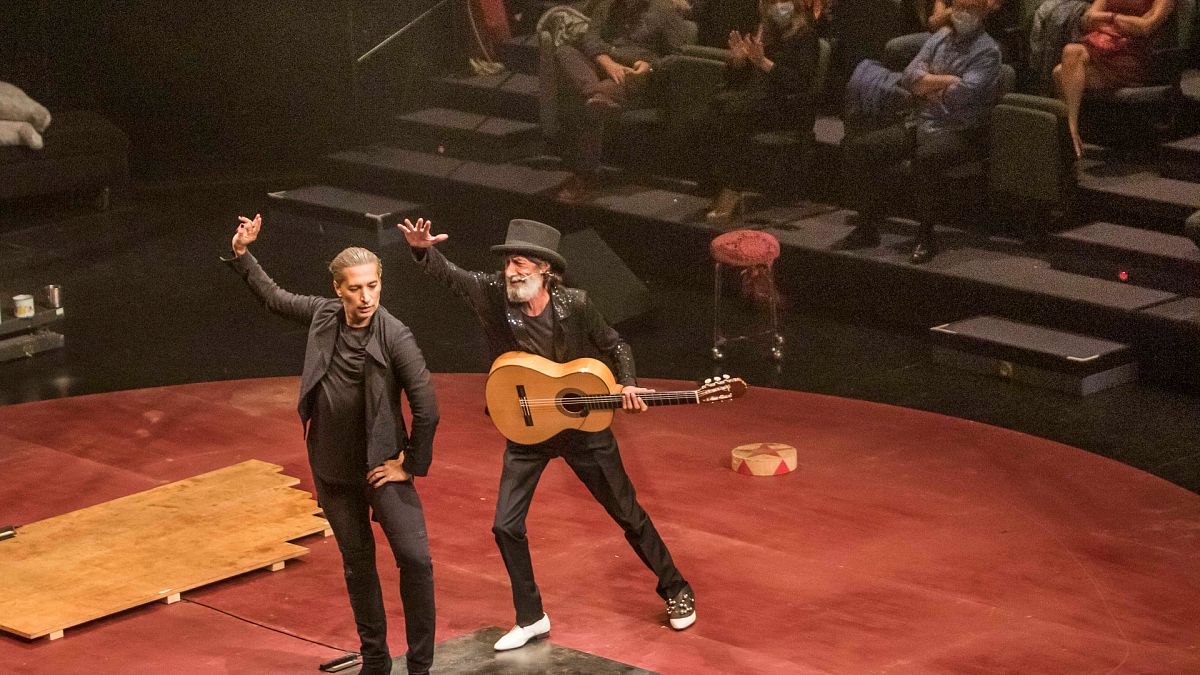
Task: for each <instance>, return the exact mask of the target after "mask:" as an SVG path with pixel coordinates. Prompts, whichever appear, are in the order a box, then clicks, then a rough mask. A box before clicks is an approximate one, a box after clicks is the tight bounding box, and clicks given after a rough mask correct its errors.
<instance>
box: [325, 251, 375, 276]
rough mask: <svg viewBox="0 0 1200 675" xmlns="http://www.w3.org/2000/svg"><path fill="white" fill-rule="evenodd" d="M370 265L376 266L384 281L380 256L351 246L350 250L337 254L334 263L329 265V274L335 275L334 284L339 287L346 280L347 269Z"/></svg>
mask: <svg viewBox="0 0 1200 675" xmlns="http://www.w3.org/2000/svg"><path fill="white" fill-rule="evenodd" d="M370 264H374V265H375V269H376V271H377V272H378V273H379V278H380V279H382V278H383V264H382V263H380V262H379V256H377V255H375V254H374V253H372V252H371V251H368V250H367V249H365V248H361V247H359V246H351V247H350V248H344V249H342V252H341V253H339V254H337V256H335V257H334V259H333V261H332V262H330V263H329V273H330V274H332V275H333V283H334V285H335V286H337V285H341V283H342V282H343V281H345V280H346V268H347V267H358V266H359V265H370Z"/></svg>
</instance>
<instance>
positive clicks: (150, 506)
mask: <svg viewBox="0 0 1200 675" xmlns="http://www.w3.org/2000/svg"><path fill="white" fill-rule="evenodd" d="M281 470H282V467H280V466H277V465H274V464H269V463H267V462H262V461H259V460H249V461H245V462H242V463H240V464H234V465H232V466H228V467H225V468H223V469H218V470H216V471H211V472H209V473H205V474H201V475H199V476H194V477H192V478H188V479H185V480H181V481H177V482H175V483H170V484H167V485H162V486H159V487H156V488H152V489H150V490H146V491H144V492H138V493H135V494H132V495H129V496H127V497H122V498H120V499H114V500H112V501H109V502H104V503H102V504H97V505H96V506H91V507H88V508H85V509H80V510H78V511H73V512H71V513H67V514H63V515H61V516H56V517H54V518H48V519H46V520H42V521H38V522H36V523H31V524H29V525H26V526H24V527H22V528H20V529H19V530H18V531H17V532H18V533H17V536H16V537H14V538H12V539H8V540H5V541H2V542H0V630H4V631H7V632H9V633H14V634H16V635H19V636H22V637H25V638H29V639H33V638H40V637H45V636H49V637H50V639H52V640H53V639H57V638H60V637H62V634H63V631H64V630H65V629H67V628H71V627H73V626H78V625H79V624H82V623H85V622H87V621H92V620H94V619H98V618H101V617H105V616H108V615H110V614H115V613H117V612H120V611H123V610H126V609H129V608H131V607H137V606H138V605H144V604H147V603H150V602H156V601H162V602H165V603H167V604H171V603H173V602H176V601H178V600H179V594H180V593H183V592H186V591H189V590H192V589H194V588H197V587H200V586H204V585H206V584H211V583H214V582H217V581H221V580H223V579H228V578H230V577H233V576H237V575H239V574H244V573H246V572H250V571H253V570H257V569H270V570H278V569H281V568H282V565H283V563H284V561H286V560H289V559H292V558H296V557H298V556H301V555H304V554H305V553H308V549H306V548H304V547H303V546H298V545H296V544H291V543H288V542H289V541H291V540H293V539H298V538H300V537H303V536H306V535H311V534H316V533H326V534H328V528H329V525H328V523H326V521H325V519H324V518H321V517H320V516H317V515H315V514H316V513H318V512H319V510H320V509H319V508H318V506H317V503H316V501H315V500H314V499H312V497H311V496H310V495H309V494H308V493H307V492H304V491H302V490H296V489H293V487H292V486H294V485H296V484H297V483H299V482H300V481H299V479H296V478H293V477H291V476H286V475H283V474H282V473H280V471H281Z"/></svg>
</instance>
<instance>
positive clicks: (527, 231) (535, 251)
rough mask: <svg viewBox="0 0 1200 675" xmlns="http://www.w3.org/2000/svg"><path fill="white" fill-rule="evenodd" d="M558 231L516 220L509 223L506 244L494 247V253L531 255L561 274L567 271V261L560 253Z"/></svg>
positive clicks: (533, 222) (532, 222)
mask: <svg viewBox="0 0 1200 675" xmlns="http://www.w3.org/2000/svg"><path fill="white" fill-rule="evenodd" d="M561 236H562V235H561V234H560V233H559V231H558V230H556V229H554V228H553V227H550V226H549V225H546V224H545V223H539V222H537V221H536V220H525V219H523V218H515V219H513V220H510V221H508V234H507V235H506V236H505V237H504V243H503V244H499V245H497V246H493V247H492V252H493V253H506V254H507V253H515V254H522V253H524V254H526V255H531V256H533V257H535V258H541V259H542V260H545V261H546V262H548V263H550V266H551V267H553V268H554V269H555V270H557V271H559V272H563V271H565V270H566V269H567V261H566V259H564V258H563V257H562V256H561V255H559V253H558V240H559V238H560V237H561Z"/></svg>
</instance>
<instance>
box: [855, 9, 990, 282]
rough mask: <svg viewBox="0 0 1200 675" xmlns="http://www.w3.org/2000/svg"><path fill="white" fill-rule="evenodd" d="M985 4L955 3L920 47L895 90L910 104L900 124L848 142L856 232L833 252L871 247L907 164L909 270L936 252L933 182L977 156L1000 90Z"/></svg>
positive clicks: (938, 209) (937, 198)
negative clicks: (911, 234)
mask: <svg viewBox="0 0 1200 675" xmlns="http://www.w3.org/2000/svg"><path fill="white" fill-rule="evenodd" d="M987 13H988V0H955V2H954V6H953V12H952V14H951V20H950V27H948V28H942V29H941V30H939V31H938V32H937V33H934V35H933V36H932V37H931V38H929V40H927V41H926V42H925V45H924V46H923V47H922V48H921V51H920V53H919V54H917V56H916V58H914V59H913V60H912V63H910V64H909V65H908V67H907V68H906V69H905V70H904V74H903V76H902V77H901V78H900V82H901V85H902V86H903V87H905V88H906V89H908V90H909V91H910V92H911V93H912V95H913V97H914V99H915V100H916V102H917V106H916V109H915V111H914V113H913V114H912V115H910V116H909V117H908V119H906V120H904V121H902V122H899V123H897V124H893V125H891V126H889V127H886V128H883V129H878V130H875V131H871V132H868V133H864V134H862V135H861V136H858V137H856V138H852V139H848V140H847V141H846V144H845V148H844V157H843V168H844V172H845V184H846V188H847V190H849V191H850V195H849V196H850V199H851V201H852V202H856V203H857V204H858V211H859V217H858V224H857V226H856V227H855V229H854V231H853V232H851V233H850V235H849V236H848V237H847V238H846V239H845V240H843V241H842V242H841V243H840V244H839V248H842V249H850V248H862V247H866V246H877V245H878V244H879V223H880V221H881V220H882V219H883V216H884V204H885V200H886V199H887V196H888V195H887V187H888V185H887V183H888V180H887V177H888V175H889V174H890V173H891V171H890V169H891V168H892V167H893V166H894V165H896V164H898V163H901V162H903V161H905V160H908V159H911V160H912V177H913V187H912V190H911V191H912V194H913V197H914V199H915V200H916V207H917V209H916V211H917V217H918V218H919V220H920V221H921V230H920V233H919V234H918V235H917V240H916V245H915V246H914V247H913V252H912V262H914V263H917V264H920V263H924V262H928V261H929V260H930V259H931V258H932V257H933V256H934V255H935V254H936V252H937V245H936V242H935V241H934V238H933V224H934V223H935V222H936V221H937V220H938V219H940V217H941V216H942V215H943V211H944V210H945V207H946V205H947V204H946V202H947V199H946V198H947V196H948V195H945V194H944V193H943V192H944V186H943V185H941V184H939V181H938V180H937V177H938V176H939V175H941V174H942V173H943V172H944V171H945V170H946V169H949V168H951V167H953V166H956V165H959V164H963V163H966V162H970V161H973V160H976V159H978V158H980V157H982V156H983V154H984V151H985V147H986V145H985V144H986V140H987V126H986V125H987V123H988V119H989V117H990V115H991V111H992V107H993V106H994V105H995V103H996V98H997V96H998V94H999V89H1000V48H999V47H998V46H997V45H996V41H995V40H993V39H992V38H991V37H990V36H989V35H988V34H987V33H986V32H985V31H984V30H983V20H984V17H985V16H986V15H987Z"/></svg>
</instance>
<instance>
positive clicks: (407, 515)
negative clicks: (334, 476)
mask: <svg viewBox="0 0 1200 675" xmlns="http://www.w3.org/2000/svg"><path fill="white" fill-rule="evenodd" d="M315 483H316V487H317V499H318V501H319V502H320V504H321V508H322V509H324V511H325V519H326V520H328V521H329V525H330V527H331V528H333V536H334V537H335V538H336V539H337V545H338V549H339V550H340V551H341V553H342V564H343V568H344V570H345V574H346V591H347V592H348V593H349V595H350V608H351V609H352V610H353V611H354V622H355V624H356V625H357V627H358V637H359V640H360V641H361V643H362V645H361V653H362V658H363V666H364V669H365V668H368V667H370V668H375V669H382V668H384V667H390V666H391V653H390V652H389V651H388V645H387V615H386V614H385V613H384V610H383V592H382V590H381V589H380V586H379V573H378V571H377V569H376V567H375V535H374V533H373V532H372V530H371V513H373V514H374V519H375V520H378V521H379V524H380V526H382V528H383V533H384V536H386V537H387V540H388V545H389V546H390V547H391V549H392V555H393V556H394V557H395V559H396V566H397V567H398V568H399V569H400V599H401V601H402V602H403V603H404V629H405V633H406V636H407V638H408V655H407V660H408V672H410V673H423V672H426V671H427V670H429V667H430V666H431V665H432V664H433V643H434V626H435V619H436V614H435V610H434V599H433V562H432V560H431V559H430V556H429V537H428V535H427V534H426V531H425V511H424V510H423V509H422V508H421V499H420V498H419V497H418V496H417V489H416V487H415V486H414V485H413V483H412V481H409V482H406V483H385V484H384V485H383V486H382V487H380V488H378V489H376V488H373V487H371V486H370V485H368V484H367V483H366V482H365V480H364V481H363V482H362V483H358V484H346V483H332V482H326V481H323V480H321V479H320V478H315ZM383 672H386V671H383Z"/></svg>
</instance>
